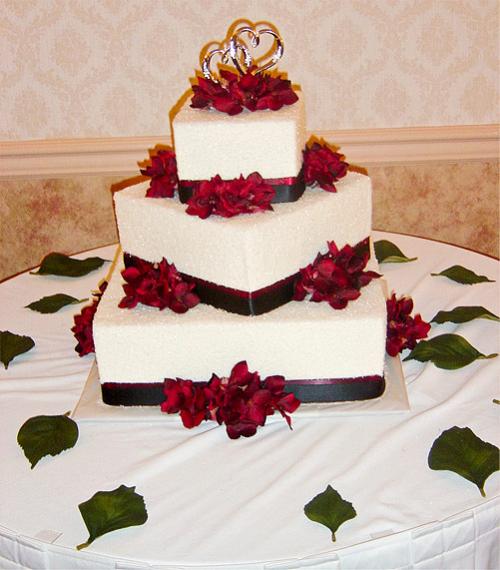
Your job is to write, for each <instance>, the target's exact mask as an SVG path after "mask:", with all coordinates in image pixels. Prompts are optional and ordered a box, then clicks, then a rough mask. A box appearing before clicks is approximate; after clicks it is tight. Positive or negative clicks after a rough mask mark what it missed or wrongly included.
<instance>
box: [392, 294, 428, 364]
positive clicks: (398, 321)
mask: <svg viewBox="0 0 500 570" xmlns="http://www.w3.org/2000/svg"><path fill="white" fill-rule="evenodd" d="M412 311H413V300H412V299H411V297H401V298H399V299H397V298H396V294H395V293H393V294H392V296H391V298H390V299H387V340H386V350H387V354H389V355H390V356H396V355H397V354H398V353H400V352H402V351H403V350H404V349H405V348H409V349H413V348H415V346H416V344H417V341H418V340H420V339H422V338H426V337H427V334H428V333H429V330H430V328H431V325H430V324H429V323H426V322H425V321H424V320H423V319H422V317H421V316H420V315H415V316H414V317H412V316H411V312H412Z"/></svg>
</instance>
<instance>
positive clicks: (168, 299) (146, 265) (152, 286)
mask: <svg viewBox="0 0 500 570" xmlns="http://www.w3.org/2000/svg"><path fill="white" fill-rule="evenodd" d="M124 257H125V269H124V270H123V271H122V277H123V279H124V280H125V282H126V283H124V285H123V290H124V291H125V297H124V298H123V299H122V300H121V301H120V303H119V305H118V306H119V307H120V308H121V309H124V308H127V309H132V308H134V307H135V306H136V305H137V304H138V303H142V304H143V305H148V306H149V307H158V308H159V309H160V310H163V309H165V307H168V308H169V309H171V310H172V311H174V312H175V313H185V312H186V311H187V310H189V309H191V308H192V307H194V306H195V305H197V304H198V303H199V301H200V300H199V298H198V296H197V295H196V294H195V293H193V289H194V287H195V284H194V283H189V282H187V281H184V280H183V279H182V277H181V276H180V274H179V272H178V271H177V269H176V268H175V265H173V264H170V263H168V262H167V260H166V259H165V258H164V259H162V260H161V262H160V263H150V262H149V261H144V260H143V259H140V258H139V257H135V256H134V255H129V254H125V256H124Z"/></svg>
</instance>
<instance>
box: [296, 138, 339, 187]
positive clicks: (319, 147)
mask: <svg viewBox="0 0 500 570" xmlns="http://www.w3.org/2000/svg"><path fill="white" fill-rule="evenodd" d="M303 157H304V164H303V172H304V180H305V183H306V184H307V185H308V186H319V187H320V188H322V189H323V190H326V191H327V192H336V191H337V189H336V188H335V185H334V182H337V181H338V180H339V179H340V178H343V177H344V176H345V175H346V174H347V169H348V167H349V164H348V163H347V162H344V160H343V159H344V158H345V157H344V156H343V155H342V154H339V153H338V152H334V151H333V150H332V149H331V148H330V147H329V146H328V145H327V144H326V143H325V142H322V143H319V142H314V143H313V144H312V145H311V146H307V147H306V149H305V150H304V153H303Z"/></svg>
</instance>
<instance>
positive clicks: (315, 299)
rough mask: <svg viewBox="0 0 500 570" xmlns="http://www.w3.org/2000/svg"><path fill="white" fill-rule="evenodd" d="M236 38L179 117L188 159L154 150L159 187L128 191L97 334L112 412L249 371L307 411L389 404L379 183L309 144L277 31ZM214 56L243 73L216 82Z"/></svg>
mask: <svg viewBox="0 0 500 570" xmlns="http://www.w3.org/2000/svg"><path fill="white" fill-rule="evenodd" d="M265 35H269V36H270V38H271V39H272V41H273V42H274V43H273V49H274V51H272V50H271V56H270V60H269V62H268V63H267V64H264V65H263V66H261V67H260V68H259V67H257V66H255V65H254V63H255V62H254V61H253V59H252V56H251V49H252V47H256V46H257V45H258V44H259V40H260V39H261V38H262V37H263V36H265ZM229 37H230V39H229V41H228V42H226V43H222V44H220V47H219V48H218V49H216V50H213V51H212V52H210V53H208V54H207V55H206V56H205V58H204V60H203V67H202V69H203V76H200V77H198V83H197V84H195V85H194V86H193V90H192V93H191V95H192V97H191V98H190V99H187V100H185V101H184V102H183V104H182V105H180V107H179V109H178V110H177V113H176V115H175V117H174V118H173V120H172V137H173V141H174V150H175V154H174V151H172V150H169V149H160V150H159V151H158V152H156V153H153V155H152V157H151V164H150V165H149V166H147V167H146V168H145V170H144V171H143V172H144V173H145V174H146V175H148V176H149V177H150V180H148V181H146V182H142V183H139V184H136V185H133V186H130V187H128V188H125V189H124V190H121V191H119V192H116V193H115V196H114V201H115V210H116V220H117V225H118V231H119V236H120V245H121V249H122V253H121V255H120V259H119V260H118V262H117V263H116V264H115V267H114V269H113V272H112V275H111V278H110V282H109V284H108V286H107V289H106V291H105V292H104V294H103V296H102V299H101V300H100V303H99V306H98V309H97V312H96V315H95V318H94V323H93V335H94V344H95V352H96V359H97V364H98V368H99V377H100V382H101V387H102V393H103V400H104V402H105V403H108V404H113V405H153V404H160V403H161V402H162V401H163V400H164V398H165V395H164V380H165V378H182V379H190V380H192V381H194V382H207V381H208V380H210V378H211V377H212V375H213V374H215V375H217V376H218V377H221V378H223V377H227V376H228V375H229V373H230V371H231V370H232V369H233V367H234V366H235V365H236V364H237V363H239V362H241V361H246V362H247V363H248V367H250V368H251V369H253V370H258V371H259V373H260V374H261V375H263V376H274V375H281V376H284V378H285V387H286V391H287V392H291V393H293V394H294V395H295V396H296V397H297V398H298V399H299V400H301V401H302V402H331V401H338V400H358V399H367V398H374V397H377V396H380V395H381V394H382V392H383V390H384V357H385V338H386V302H385V297H384V293H383V290H382V287H381V283H380V280H378V279H377V277H379V276H378V274H377V273H375V271H376V269H377V266H376V262H375V260H374V256H373V247H372V245H371V240H370V233H371V207H372V206H371V194H372V188H371V182H370V179H369V178H368V177H367V176H364V175H362V174H359V173H357V172H352V171H349V170H348V169H347V164H346V163H345V162H344V161H343V157H342V156H341V155H338V154H337V153H335V152H333V150H332V149H331V148H330V146H329V145H327V144H326V143H324V142H323V141H317V140H313V141H312V142H309V143H308V142H307V137H306V130H305V110H304V108H305V106H304V96H303V94H302V93H301V92H300V91H299V90H298V89H293V88H292V86H291V84H290V82H289V81H288V80H285V79H283V78H281V77H280V76H277V75H271V74H268V73H266V70H267V68H269V67H270V66H271V65H272V64H274V63H276V62H277V61H278V59H279V58H280V57H281V55H282V53H283V43H282V41H281V38H280V37H279V34H278V33H277V32H276V30H274V29H272V28H265V29H262V28H261V29H255V28H252V27H243V28H239V29H237V30H235V31H233V32H232V33H231V34H230V36H229ZM245 38H246V39H245ZM215 56H221V58H222V62H223V63H225V64H226V63H229V62H232V63H233V64H234V67H235V68H236V70H233V71H229V70H228V69H227V68H224V69H222V70H221V71H220V73H219V75H216V74H215V73H214V71H212V68H211V67H212V63H211V61H212V59H213V58H214V57H215Z"/></svg>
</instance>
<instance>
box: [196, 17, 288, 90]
mask: <svg viewBox="0 0 500 570" xmlns="http://www.w3.org/2000/svg"><path fill="white" fill-rule="evenodd" d="M266 35H269V36H271V37H272V38H273V44H272V46H271V48H270V49H269V50H268V51H267V52H266V53H265V54H264V55H263V56H262V57H260V58H258V59H260V60H262V59H267V61H263V62H262V64H261V65H259V66H257V65H256V63H255V61H256V60H255V59H254V56H253V55H252V53H251V49H255V48H257V47H258V46H259V45H260V41H261V38H262V37H263V36H266ZM245 36H246V38H247V39H246V40H245V39H244V38H245ZM218 45H219V47H218V48H217V49H213V50H211V51H209V52H208V53H207V54H206V56H205V57H204V58H203V61H202V65H201V68H202V71H203V75H204V76H205V78H206V79H209V80H211V81H213V82H214V83H219V81H218V79H217V77H216V74H215V73H214V71H213V70H212V67H211V66H212V60H213V59H214V57H216V56H218V57H219V58H220V62H221V63H222V64H224V65H231V63H232V64H233V65H234V67H235V68H236V70H237V71H238V73H239V74H240V75H244V74H245V73H247V72H248V70H249V69H250V68H253V72H254V73H255V74H259V73H262V72H264V71H266V70H268V69H270V68H271V67H273V66H274V65H276V64H277V63H278V61H279V60H280V59H281V58H282V57H283V50H284V47H283V40H282V39H281V37H280V35H279V34H278V32H277V31H275V30H273V29H271V28H270V27H260V28H259V27H257V26H243V27H241V28H238V29H237V30H236V31H235V32H234V33H233V34H232V35H231V37H230V38H229V40H228V41H226V42H222V43H219V44H218Z"/></svg>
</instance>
